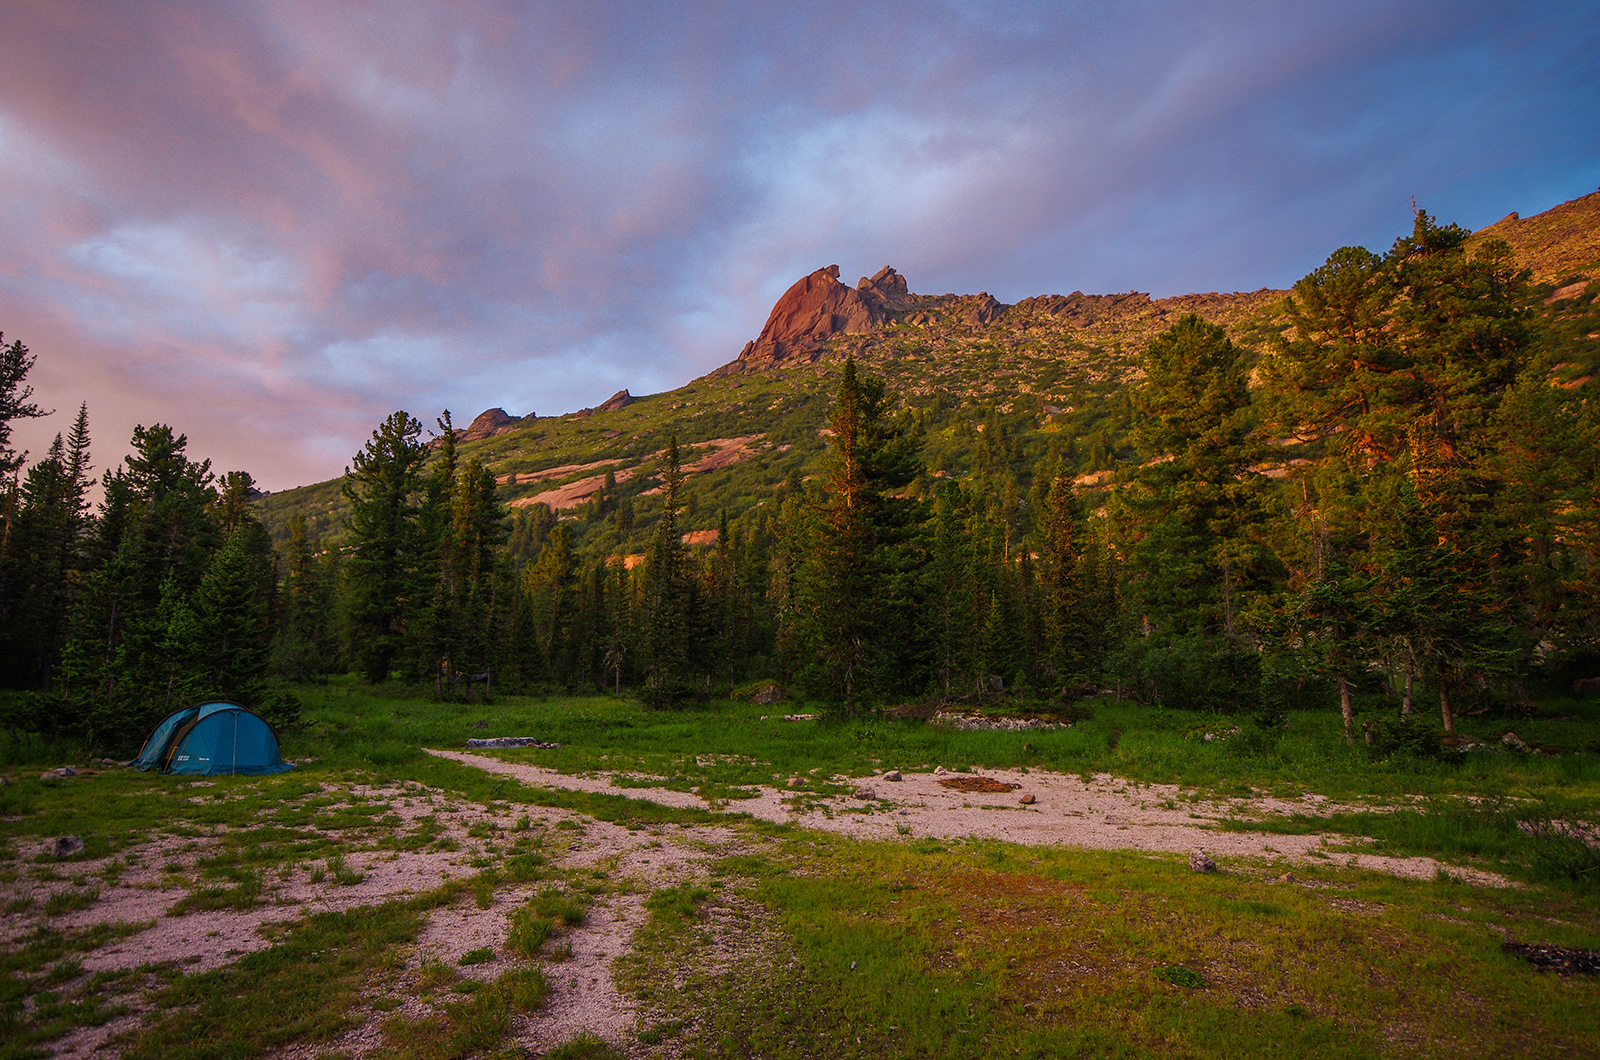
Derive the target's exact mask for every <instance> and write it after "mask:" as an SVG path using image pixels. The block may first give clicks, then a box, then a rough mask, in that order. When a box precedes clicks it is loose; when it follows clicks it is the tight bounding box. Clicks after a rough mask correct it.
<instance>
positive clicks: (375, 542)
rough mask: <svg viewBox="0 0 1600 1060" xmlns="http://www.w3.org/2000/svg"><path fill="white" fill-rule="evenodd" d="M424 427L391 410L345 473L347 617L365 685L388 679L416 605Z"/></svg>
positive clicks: (403, 413) (410, 418) (424, 449)
mask: <svg viewBox="0 0 1600 1060" xmlns="http://www.w3.org/2000/svg"><path fill="white" fill-rule="evenodd" d="M421 433H422V424H420V423H418V422H417V421H416V420H415V419H413V418H412V417H411V416H409V415H407V414H406V413H405V412H395V413H392V414H391V415H390V416H389V418H388V419H386V420H384V422H383V424H382V426H380V427H379V428H378V429H377V430H375V431H373V432H372V437H371V438H370V439H368V441H367V443H366V445H365V446H364V447H363V448H362V450H361V452H359V453H357V454H356V455H355V457H354V459H353V464H354V470H352V469H350V468H346V469H345V477H344V486H343V493H344V497H345V499H346V500H347V501H348V502H349V504H350V512H349V515H348V516H347V517H346V521H345V525H346V527H347V528H348V529H349V531H350V536H351V551H350V558H349V561H348V563H347V564H346V578H347V586H348V590H349V603H348V614H349V623H350V633H351V637H352V642H353V648H354V653H355V655H356V657H357V659H358V660H359V662H360V665H361V669H362V671H363V672H364V674H365V676H366V679H367V680H368V681H369V682H380V681H386V680H388V678H389V671H390V670H391V669H392V668H393V664H394V661H395V659H396V658H397V657H398V656H399V654H400V652H401V651H402V649H403V648H404V646H405V615H406V613H407V611H408V609H409V608H410V607H411V606H412V605H413V604H414V603H415V601H414V599H413V598H412V596H411V595H410V594H412V593H413V592H414V591H415V587H416V570H417V567H418V555H417V553H418V546H419V540H418V529H417V506H416V503H415V502H414V500H413V495H414V494H416V493H417V491H418V489H419V488H420V486H421V467H422V461H423V459H424V457H425V456H426V455H427V447H426V446H425V445H424V444H423V443H422V442H421V441H419V435H420V434H421Z"/></svg>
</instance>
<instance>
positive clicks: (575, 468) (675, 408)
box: [260, 193, 1600, 551]
mask: <svg viewBox="0 0 1600 1060" xmlns="http://www.w3.org/2000/svg"><path fill="white" fill-rule="evenodd" d="M1597 221H1600V193H1597V194H1596V195H1590V196H1585V197H1584V198H1582V199H1577V200H1574V201H1573V202H1570V203H1565V204H1562V205H1561V206H1558V207H1556V208H1554V209H1552V210H1549V211H1546V212H1545V213H1543V214H1540V215H1538V216H1537V217H1530V218H1527V219H1521V218H1518V217H1517V216H1516V215H1514V214H1513V215H1511V216H1510V217H1508V218H1506V219H1505V220H1502V221H1500V222H1498V223H1496V224H1495V225H1492V226H1490V227H1489V228H1486V229H1484V230H1483V231H1482V232H1480V233H1478V235H1477V236H1476V237H1475V238H1484V239H1487V238H1501V239H1505V240H1507V241H1508V242H1510V243H1511V244H1512V246H1513V247H1514V248H1515V249H1516V250H1517V253H1518V255H1519V257H1520V258H1521V259H1522V260H1523V261H1524V262H1525V263H1526V264H1528V265H1529V266H1530V267H1531V268H1533V269H1534V272H1535V275H1536V278H1537V279H1538V280H1540V281H1541V282H1542V286H1541V287H1540V288H1539V292H1538V295H1539V297H1538V299H1537V300H1536V301H1537V304H1538V305H1540V306H1542V312H1543V313H1544V315H1545V318H1546V321H1547V325H1548V326H1549V327H1550V328H1552V330H1553V332H1554V333H1556V334H1558V336H1559V339H1560V342H1561V344H1562V345H1563V346H1564V347H1570V348H1571V350H1572V351H1573V356H1571V357H1568V358H1566V359H1565V360H1563V361H1562V363H1561V365H1560V368H1559V372H1558V374H1559V375H1560V381H1561V383H1562V384H1563V385H1576V384H1578V383H1582V382H1586V381H1587V380H1588V379H1590V378H1592V377H1593V375H1594V373H1595V370H1596V368H1597V367H1600V335H1597V334H1594V333H1595V332H1597V331H1600V327H1597V323H1596V320H1595V307H1594V294H1595V290H1596V288H1600V284H1589V283H1588V282H1587V277H1588V275H1590V274H1594V273H1595V272H1596V270H1595V267H1594V264H1593V263H1594V262H1595V261H1596V260H1597V259H1600V237H1597V236H1596V232H1600V224H1597ZM1585 269H1587V270H1588V272H1585V271H1584V270H1585ZM839 276H840V269H839V267H838V266H837V265H829V266H827V267H826V268H821V269H818V270H816V271H815V272H812V273H811V274H809V275H807V276H804V277H801V278H800V279H799V280H797V281H796V282H795V283H794V285H793V286H791V287H790V288H789V289H788V290H787V291H786V292H785V293H784V294H783V296H782V297H781V298H780V299H779V300H778V302H777V304H776V305H774V306H773V308H772V312H771V314H770V315H769V316H768V318H767V322H766V325H765V326H764V327H763V328H762V330H761V333H760V334H759V335H758V336H756V338H754V339H753V340H751V341H750V342H749V343H747V344H746V345H745V347H744V349H743V350H742V351H741V352H740V353H739V355H738V357H737V358H735V359H734V360H732V361H729V362H728V363H727V364H725V365H723V366H722V367H721V368H718V369H716V370H715V371H713V372H710V373H709V374H707V375H706V376H704V377H702V378H700V379H696V380H694V381H693V382H691V383H688V384H687V385H685V386H683V387H680V388H678V389H677V390H673V391H670V392H667V393H663V394H654V395H649V396H645V397H637V398H636V397H634V396H633V395H631V394H630V393H629V392H628V391H626V390H623V391H621V392H619V393H617V394H615V395H613V396H612V397H611V398H610V399H609V400H607V401H604V402H602V403H600V404H598V405H596V406H595V407H593V408H585V409H580V410H578V411H576V412H572V413H568V414H566V415H563V416H551V417H534V416H525V417H521V418H517V417H513V416H511V415H509V414H507V413H506V412H505V411H504V410H503V409H498V408H496V409H489V410H488V411H486V412H484V413H482V414H481V415H479V416H478V417H477V418H475V419H474V420H473V421H472V422H471V424H470V425H469V426H468V427H466V428H464V429H458V437H459V438H460V442H461V451H462V453H463V455H464V456H465V457H471V456H477V457H480V458H481V459H483V460H484V461H485V462H486V463H488V464H489V466H491V467H492V468H493V469H494V470H495V472H496V475H497V477H498V479H499V482H500V488H501V496H502V498H503V499H504V500H505V501H506V502H508V503H509V504H510V505H511V506H512V507H513V508H514V509H524V510H526V509H528V508H530V507H531V506H533V505H537V504H543V505H548V506H549V507H550V508H551V509H553V510H555V511H556V512H557V513H558V514H559V515H560V516H561V517H563V518H565V519H568V520H571V521H572V525H573V528H574V531H575V533H576V535H577V537H578V539H579V540H580V542H581V543H582V544H583V545H584V547H586V548H589V549H594V550H602V549H603V550H607V551H616V550H623V551H630V550H638V549H639V548H641V547H642V542H643V540H644V539H645V536H646V535H647V533H648V527H649V525H650V523H651V521H652V520H653V513H652V504H653V503H654V487H655V484H656V483H655V478H654V470H655V466H656V464H657V462H658V460H659V454H660V453H661V451H662V449H663V448H664V446H665V445H666V443H667V441H668V439H669V438H671V437H672V436H673V435H676V436H677V437H678V439H679V441H680V443H682V444H684V445H685V446H686V451H685V457H684V460H685V464H686V465H687V467H688V469H689V471H690V498H691V508H690V511H689V512H688V527H687V529H689V530H705V529H708V528H710V527H713V526H715V525H716V520H717V514H718V512H719V511H721V510H726V511H727V512H728V513H729V514H730V515H731V516H738V515H739V514H741V513H743V512H744V511H746V510H748V509H750V508H752V507H755V506H759V505H761V504H763V503H764V502H765V501H766V500H767V499H768V498H770V497H771V495H772V491H773V489H774V488H775V487H776V486H777V485H778V484H779V483H781V482H783V481H784V480H785V479H786V478H789V477H790V476H801V477H804V476H806V475H808V474H810V473H811V471H812V469H813V467H814V465H815V462H816V460H817V458H818V457H819V456H820V455H821V454H822V452H823V449H824V445H825V442H824V439H823V437H822V436H821V434H820V431H821V429H822V428H823V426H824V425H825V423H826V419H827V413H828V406H829V402H830V399H831V397H832V391H833V388H834V386H835V384H836V379H835V375H836V372H837V370H838V367H839V365H840V364H841V363H842V362H843V361H844V359H845V357H846V356H850V355H853V356H854V357H855V358H856V360H857V362H858V363H860V364H861V365H862V367H863V368H864V369H865V370H866V371H869V372H871V373H873V374H877V375H881V376H882V377H884V379H885V380H886V382H887V383H888V385H889V387H890V389H891V390H892V391H893V392H895V393H897V394H899V395H900V396H901V397H902V398H903V399H904V400H905V401H906V403H907V404H908V405H910V406H912V407H914V408H917V409H918V410H919V411H920V414H921V415H922V417H923V422H924V426H925V429H926V436H927V446H926V451H925V452H926V457H927V461H928V466H929V474H930V477H950V476H954V477H959V476H962V475H964V474H967V473H969V472H970V471H971V469H972V466H973V461H974V457H975V452H976V450H977V449H978V448H979V446H980V442H979V436H980V434H981V433H982V432H983V431H985V430H986V429H987V428H988V427H989V426H990V425H993V426H994V427H996V428H997V429H998V430H997V433H996V434H992V435H990V436H989V437H990V439H991V440H992V439H997V438H999V439H1003V440H1004V445H1003V446H1002V448H1003V449H1004V453H1003V454H1002V456H1003V459H1004V461H1005V462H1006V463H1007V464H1008V465H1010V466H1011V467H1013V468H1014V469H1016V470H1018V471H1025V470H1027V469H1031V468H1032V466H1033V464H1034V462H1036V461H1038V460H1040V459H1045V458H1047V457H1048V458H1049V459H1051V460H1052V461H1059V462H1060V463H1061V464H1062V465H1063V466H1065V467H1067V468H1069V469H1072V470H1073V471H1074V472H1075V473H1076V474H1078V475H1079V476H1080V480H1081V481H1084V482H1086V483H1088V482H1094V481H1098V480H1099V478H1101V477H1102V476H1103V473H1104V471H1105V469H1107V468H1109V467H1111V466H1112V465H1113V464H1114V463H1115V462H1116V460H1117V459H1118V458H1119V457H1121V458H1127V457H1129V456H1131V455H1132V453H1131V450H1130V449H1128V447H1127V444H1126V428H1127V426H1128V424H1129V421H1130V418H1131V403H1130V402H1129V400H1128V387H1129V384H1131V383H1133V382H1136V381H1137V379H1138V378H1139V370H1138V359H1139V355H1140V353H1141V351H1142V350H1143V349H1144V347H1145V346H1146V345H1147V344H1148V342H1149V340H1150V339H1151V338H1152V337H1154V336H1155V335H1157V334H1159V333H1160V332H1161V331H1163V330H1165V329H1166V328H1167V327H1169V326H1170V325H1171V324H1172V323H1173V322H1174V321H1176V320H1177V319H1178V318H1179V317H1180V316H1182V315H1183V314H1186V313H1198V314H1200V315H1201V316H1202V317H1205V318H1206V319H1207V320H1210V321H1213V322H1215V323H1218V324H1221V325H1223V326H1224V327H1226V328H1227V329H1228V331H1229V332H1230V334H1231V335H1232V336H1233V338H1234V340H1235V341H1237V342H1239V343H1241V344H1243V345H1244V346H1246V347H1247V348H1254V349H1259V348H1260V347H1261V346H1263V345H1264V344H1265V343H1266V342H1267V341H1268V340H1269V339H1270V337H1271V336H1272V335H1273V334H1275V333H1276V332H1277V330H1278V329H1280V328H1281V327H1282V321H1281V316H1280V310H1279V307H1280V305H1281V302H1282V299H1283V296H1284V294H1285V293H1286V292H1284V291H1277V290H1265V289H1264V290H1260V291H1251V292H1232V293H1209V294H1189V295H1182V296H1179V297H1175V298H1151V297H1150V296H1149V295H1148V294H1143V293H1140V292H1137V291H1132V292H1126V293H1119V294H1098V295H1094V294H1084V293H1082V292H1079V291H1074V292H1072V293H1071V294H1066V295H1062V294H1048V295H1040V296H1036V297H1031V298H1025V299H1023V300H1022V301H1020V302H1018V303H1017V304H1015V305H1006V304H1004V303H1001V302H999V301H998V300H996V299H995V298H994V297H993V296H991V295H989V294H987V293H984V292H979V293H978V294H965V295H958V294H917V293H913V292H912V290H911V288H910V284H909V282H908V280H907V278H906V277H905V276H903V275H901V274H900V273H899V272H897V271H896V270H895V269H893V268H888V267H886V268H883V269H880V270H879V271H878V272H877V273H875V274H874V275H872V276H864V277H862V278H861V279H860V280H859V281H858V282H857V283H856V285H855V286H854V287H851V286H848V285H846V284H844V283H841V282H840V280H839ZM1556 281H1565V285H1564V286H1563V287H1562V288H1561V289H1560V290H1557V289H1556V288H1555V287H1554V286H1553V285H1554V284H1555V282H1556ZM412 411H413V412H414V413H416V414H417V415H418V416H419V418H423V419H424V422H427V420H428V419H429V418H431V413H429V412H427V411H426V410H412ZM991 447H992V445H991ZM985 459H989V457H985ZM608 479H609V483H610V484H609V485H608ZM925 487H926V484H924V488H925ZM342 503H343V502H342V501H341V499H340V497H339V484H338V482H337V480H335V481H331V482H326V483H320V484H317V485H314V486H307V487H303V488H301V489H297V490H290V491H286V492H284V493H280V494H276V495H273V496H271V497H267V498H264V499H263V500H262V501H261V502H260V504H261V510H262V512H263V514H264V518H265V519H266V521H267V522H268V525H269V526H270V527H271V528H272V530H273V532H274V534H275V536H278V537H279V538H280V539H281V538H282V537H283V536H284V535H285V534H286V528H287V523H288V519H289V517H290V516H291V515H293V514H302V515H304V516H306V518H307V520H308V525H309V527H310V529H311V531H312V533H313V534H314V535H322V534H328V535H331V536H330V537H329V541H330V542H332V541H334V540H336V539H337V537H338V535H339V532H340V524H341V521H342ZM619 506H625V507H626V508H627V509H628V517H627V518H626V519H622V518H619V517H617V516H616V515H615V514H613V515H612V517H610V518H605V516H606V514H607V513H608V512H611V513H615V512H616V509H617V508H618V507H619Z"/></svg>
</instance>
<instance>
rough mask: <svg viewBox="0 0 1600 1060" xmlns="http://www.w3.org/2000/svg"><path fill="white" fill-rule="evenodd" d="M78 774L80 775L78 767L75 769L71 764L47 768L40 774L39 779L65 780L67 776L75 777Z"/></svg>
mask: <svg viewBox="0 0 1600 1060" xmlns="http://www.w3.org/2000/svg"><path fill="white" fill-rule="evenodd" d="M77 775H78V771H77V770H76V769H73V768H72V767H71V766H62V767H61V768H60V769H47V770H45V771H44V772H43V773H40V774H39V779H40V780H64V779H65V778H67V777H75V776H77Z"/></svg>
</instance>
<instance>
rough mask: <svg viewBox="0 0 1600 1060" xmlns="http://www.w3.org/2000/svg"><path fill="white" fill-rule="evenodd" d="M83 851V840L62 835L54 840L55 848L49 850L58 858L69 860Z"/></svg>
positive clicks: (73, 836)
mask: <svg viewBox="0 0 1600 1060" xmlns="http://www.w3.org/2000/svg"><path fill="white" fill-rule="evenodd" d="M82 850H83V840H82V839H80V838H79V837H78V836H75V835H64V836H62V837H61V838H60V839H57V840H56V843H55V846H53V847H51V848H50V853H52V854H54V855H55V856H56V857H58V858H70V857H71V856H72V855H74V854H77V853H79V852H81V851H82Z"/></svg>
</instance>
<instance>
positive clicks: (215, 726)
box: [135, 703, 294, 776]
mask: <svg viewBox="0 0 1600 1060" xmlns="http://www.w3.org/2000/svg"><path fill="white" fill-rule="evenodd" d="M169 723H170V724H169ZM158 737H163V740H161V741H158V739H157V738H158ZM147 757H148V758H151V759H153V760H154V761H155V762H158V763H159V765H160V766H161V769H162V772H164V773H181V774H187V775H191V776H214V775H216V774H219V773H245V774H252V775H254V774H262V773H282V772H284V771H285V770H288V769H293V768H294V767H293V766H292V765H288V764H286V763H285V762H284V761H283V759H282V758H281V757H280V755H279V752H278V737H277V735H276V734H274V733H273V731H272V726H270V725H268V724H267V723H266V722H265V721H262V720H261V719H260V718H259V717H257V716H256V715H254V714H252V713H250V711H248V710H246V709H245V708H243V707H241V706H239V705H238V704H237V703H204V704H201V705H199V706H197V707H189V708H187V709H186V710H181V711H178V712H177V713H175V714H173V715H172V716H171V717H169V718H167V719H166V720H165V721H163V722H162V723H161V724H160V725H158V726H157V727H156V731H155V732H153V733H151V734H150V739H149V740H147V741H145V750H144V751H141V752H140V754H139V758H138V759H136V760H135V761H136V763H137V762H140V761H144V760H146V758H147ZM140 768H141V769H149V768H153V765H149V766H147V765H141V766H140Z"/></svg>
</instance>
